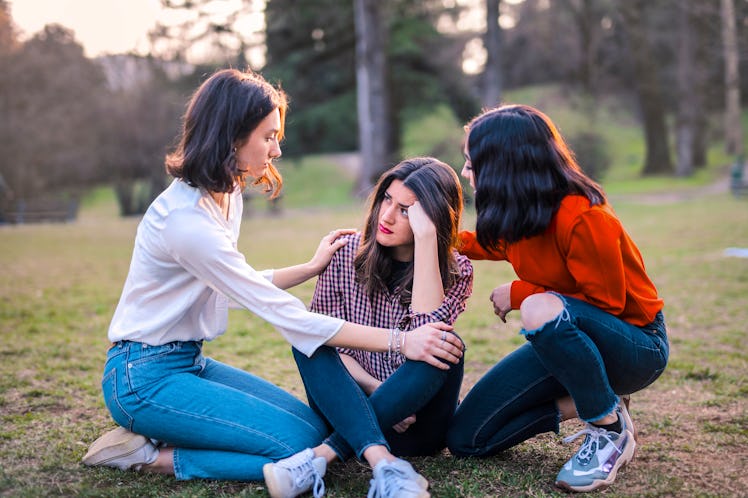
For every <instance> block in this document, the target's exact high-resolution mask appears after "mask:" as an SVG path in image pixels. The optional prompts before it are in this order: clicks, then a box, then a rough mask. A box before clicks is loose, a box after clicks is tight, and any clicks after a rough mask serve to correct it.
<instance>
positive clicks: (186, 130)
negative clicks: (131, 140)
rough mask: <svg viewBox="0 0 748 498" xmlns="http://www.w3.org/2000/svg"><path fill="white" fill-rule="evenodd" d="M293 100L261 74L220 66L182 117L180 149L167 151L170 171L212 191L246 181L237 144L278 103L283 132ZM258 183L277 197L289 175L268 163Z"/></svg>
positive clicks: (225, 189)
mask: <svg viewBox="0 0 748 498" xmlns="http://www.w3.org/2000/svg"><path fill="white" fill-rule="evenodd" d="M287 107H288V102H287V98H286V95H285V93H283V91H282V90H281V89H280V88H275V87H273V86H272V85H271V84H270V83H268V82H267V81H265V79H264V78H263V77H262V76H260V75H259V74H256V73H252V72H242V71H239V70H236V69H223V70H219V71H217V72H215V73H214V74H213V75H212V76H211V77H210V78H208V79H207V80H205V81H204V82H203V84H202V85H200V87H199V88H198V89H197V90H196V91H195V93H194V94H193V95H192V98H191V99H190V102H189V104H188V106H187V111H186V112H185V114H184V117H183V120H182V130H181V134H180V138H179V142H178V144H177V146H176V148H175V150H174V151H173V152H172V153H170V154H168V155H167V156H166V171H167V173H169V174H170V175H171V176H173V177H174V178H181V179H182V180H184V181H186V182H187V183H188V184H189V185H191V186H193V187H200V188H203V189H205V190H208V191H210V192H231V191H233V190H234V188H236V185H237V183H239V184H240V185H241V187H242V188H243V187H244V183H243V181H242V180H241V178H242V175H241V172H240V171H239V168H238V166H237V164H236V158H235V154H234V152H235V150H236V149H237V148H240V147H241V146H242V145H244V143H245V142H246V141H247V140H248V139H249V135H250V134H251V133H252V132H253V131H254V130H255V128H257V126H258V125H259V124H260V122H261V121H262V120H263V119H265V118H266V117H267V116H268V115H269V114H270V113H271V112H273V111H274V110H276V109H278V111H279V112H280V117H281V129H280V130H279V133H278V140H281V139H282V138H283V130H284V127H285V122H286V110H287ZM253 185H262V186H264V188H265V192H269V193H270V197H271V198H275V197H277V196H278V195H279V194H280V190H281V188H282V186H283V178H282V177H281V175H280V172H278V170H277V169H276V168H275V166H273V165H272V163H269V164H268V167H267V169H266V171H265V174H264V175H263V176H262V177H260V178H257V179H256V180H255V181H254V182H253Z"/></svg>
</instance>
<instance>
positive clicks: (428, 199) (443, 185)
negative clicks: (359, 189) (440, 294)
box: [354, 157, 463, 304]
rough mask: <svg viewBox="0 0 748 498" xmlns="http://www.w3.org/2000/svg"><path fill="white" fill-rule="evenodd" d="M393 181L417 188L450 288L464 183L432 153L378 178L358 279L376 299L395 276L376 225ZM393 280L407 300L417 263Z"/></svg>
mask: <svg viewBox="0 0 748 498" xmlns="http://www.w3.org/2000/svg"><path fill="white" fill-rule="evenodd" d="M394 180H401V181H402V182H403V184H404V185H405V186H406V187H408V188H409V189H410V190H412V191H413V193H414V194H415V196H416V198H417V199H418V202H420V203H421V206H422V207H423V210H424V211H425V212H426V215H427V216H428V217H429V219H430V220H431V221H432V222H433V223H434V225H435V226H436V236H437V247H438V254H439V270H440V273H441V278H442V285H443V286H444V288H445V289H448V288H449V287H451V286H452V285H453V284H454V281H455V277H456V275H457V274H458V273H459V270H458V268H457V260H456V259H455V257H454V252H453V249H454V248H455V247H456V246H457V243H458V240H459V237H458V232H459V229H460V222H461V220H462V209H463V196H462V187H461V185H460V180H459V178H458V177H457V173H455V171H454V170H453V169H452V168H451V167H449V166H448V165H446V164H445V163H443V162H441V161H439V160H438V159H435V158H433V157H415V158H411V159H406V160H404V161H402V162H400V163H399V164H397V165H396V166H395V167H393V168H392V169H390V170H388V171H386V172H385V173H384V174H383V175H382V176H381V177H380V178H379V181H378V182H377V185H376V186H375V187H374V190H373V191H372V193H371V195H370V196H369V210H368V215H367V219H366V225H365V227H364V233H363V237H362V239H361V246H360V247H359V250H358V253H357V254H356V258H355V260H354V267H355V269H356V279H357V281H358V282H359V283H360V284H362V285H363V286H364V287H365V288H366V291H367V294H368V295H369V296H371V297H373V296H374V295H376V293H378V292H382V291H384V290H385V289H386V288H387V282H388V281H389V280H390V278H391V277H392V273H393V259H392V256H391V249H390V248H388V247H384V246H382V245H380V244H379V243H377V229H378V228H377V227H378V225H379V210H380V208H381V206H382V200H383V199H384V195H385V193H386V192H387V189H388V188H389V186H390V185H391V184H392V182H393V181H394ZM394 284H395V286H396V287H400V288H401V289H403V293H402V295H401V301H402V302H403V303H405V304H407V303H409V302H410V300H411V292H412V289H413V262H411V263H410V266H409V268H408V269H407V271H406V272H404V274H403V275H402V276H401V277H400V278H399V279H398V281H396V282H394Z"/></svg>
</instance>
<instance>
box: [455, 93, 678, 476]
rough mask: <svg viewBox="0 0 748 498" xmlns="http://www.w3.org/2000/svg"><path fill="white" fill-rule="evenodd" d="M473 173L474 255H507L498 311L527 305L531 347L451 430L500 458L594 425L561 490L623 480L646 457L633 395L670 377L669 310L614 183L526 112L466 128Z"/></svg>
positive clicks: (460, 447) (493, 115) (501, 369)
mask: <svg viewBox="0 0 748 498" xmlns="http://www.w3.org/2000/svg"><path fill="white" fill-rule="evenodd" d="M466 130H467V137H466V141H465V142H466V143H465V150H464V153H465V166H464V167H463V170H462V175H463V176H464V177H465V178H466V179H468V180H469V181H470V184H471V185H472V186H473V188H474V189H475V207H476V211H477V215H478V216H477V222H476V231H475V232H463V233H461V239H462V242H463V247H462V250H461V252H463V253H464V254H466V255H467V256H469V257H470V258H471V259H491V260H506V261H508V262H510V263H511V265H512V267H513V268H514V271H515V273H516V274H517V280H515V281H513V282H509V283H505V284H503V285H500V286H498V287H496V288H495V289H494V290H493V292H492V293H491V296H490V299H491V303H492V305H493V310H494V313H496V314H497V315H498V316H499V318H500V319H501V320H503V321H506V319H505V317H506V315H507V313H509V312H510V311H511V310H519V311H520V318H521V325H522V330H521V333H522V334H523V335H524V336H525V338H526V339H527V342H526V343H525V344H524V345H523V346H521V347H520V348H519V349H517V350H516V351H514V352H512V353H511V354H509V355H508V356H506V357H505V358H503V359H502V360H501V361H500V362H499V363H498V364H496V365H495V366H494V367H493V368H492V369H491V370H490V371H489V372H488V373H486V375H485V376H484V377H483V378H482V379H481V380H480V381H479V382H478V383H477V384H476V385H475V386H474V387H473V388H472V390H471V391H470V392H469V394H468V395H467V397H466V398H465V400H464V401H463V402H462V404H461V405H460V406H459V408H458V410H457V413H456V415H455V417H454V419H453V423H452V426H451V428H450V431H449V434H448V444H449V449H450V450H451V452H452V453H453V454H455V455H458V456H489V455H493V454H496V453H498V452H500V451H502V450H504V449H507V448H510V447H512V446H514V445H516V444H519V443H521V442H522V441H525V440H527V439H529V438H531V437H533V436H534V435H536V434H540V433H543V432H548V431H555V432H556V433H558V432H559V423H560V422H561V421H563V420H567V419H570V418H576V417H578V418H580V419H581V420H583V421H584V422H586V427H585V429H584V430H582V431H580V432H579V433H578V434H575V435H574V436H572V437H570V438H567V440H565V441H571V440H573V439H576V438H577V437H578V436H581V435H584V436H585V439H584V442H583V443H582V446H581V448H580V449H579V451H577V453H576V454H575V455H574V456H573V457H572V458H571V459H570V460H569V461H568V462H567V463H566V465H564V466H563V468H562V469H561V471H560V472H559V473H558V476H557V478H556V485H557V486H559V487H561V488H564V489H567V490H571V491H592V490H594V489H597V488H599V487H603V486H607V485H610V484H611V483H612V482H613V481H614V480H615V477H616V473H617V471H618V469H619V468H620V467H621V466H623V465H625V464H626V463H628V462H629V461H630V460H631V459H632V458H633V454H634V448H635V446H636V442H635V439H634V438H635V430H634V425H633V423H632V421H631V417H630V416H629V413H628V410H627V407H626V403H624V402H622V396H624V395H628V394H630V393H632V392H635V391H638V390H640V389H642V388H644V387H646V386H647V385H649V384H650V383H651V382H653V381H654V380H655V379H657V377H658V376H659V375H660V374H661V373H662V372H663V370H664V369H665V366H666V364H667V358H668V341H667V335H666V330H665V322H664V318H663V315H662V311H661V310H662V307H663V301H662V299H660V298H659V297H658V296H657V291H656V289H655V286H654V285H653V284H652V281H651V280H650V279H649V277H648V276H647V274H646V272H645V270H644V263H643V261H642V257H641V254H640V253H639V250H638V249H637V247H636V245H635V244H634V242H633V241H632V240H631V238H630V237H629V235H628V234H627V233H626V231H625V230H624V229H623V227H622V226H621V222H620V220H619V219H618V218H617V217H616V215H615V213H614V212H613V209H612V208H611V207H610V205H609V204H608V203H607V201H606V199H605V194H604V193H603V190H602V188H601V187H600V186H599V185H598V184H597V183H595V182H594V181H592V180H591V179H590V178H589V177H587V176H586V175H585V174H584V173H583V172H582V170H581V169H580V168H579V166H578V165H577V163H576V161H575V159H574V156H573V154H572V152H571V151H570V150H569V148H568V146H567V145H566V143H565V142H564V140H563V138H562V137H561V135H560V134H559V132H558V130H557V129H556V127H555V125H554V124H553V123H552V122H551V120H550V119H549V118H548V117H547V116H546V115H545V114H543V113H542V112H540V111H538V110H537V109H534V108H532V107H529V106H524V105H507V106H501V107H498V108H495V109H492V110H489V111H486V112H484V113H483V114H481V115H480V116H478V117H477V118H475V119H473V120H472V121H471V122H470V123H469V124H468V126H467V127H466Z"/></svg>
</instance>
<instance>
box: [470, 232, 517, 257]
mask: <svg viewBox="0 0 748 498" xmlns="http://www.w3.org/2000/svg"><path fill="white" fill-rule="evenodd" d="M459 237H460V247H459V248H458V249H459V251H460V254H464V255H465V256H467V257H468V258H470V259H488V260H492V261H503V260H505V259H506V253H505V252H504V251H503V250H500V251H487V250H486V249H484V248H483V246H481V245H480V244H479V243H478V238H477V237H476V234H475V232H471V231H469V230H463V231H461V232H460V235H459ZM502 247H503V244H502Z"/></svg>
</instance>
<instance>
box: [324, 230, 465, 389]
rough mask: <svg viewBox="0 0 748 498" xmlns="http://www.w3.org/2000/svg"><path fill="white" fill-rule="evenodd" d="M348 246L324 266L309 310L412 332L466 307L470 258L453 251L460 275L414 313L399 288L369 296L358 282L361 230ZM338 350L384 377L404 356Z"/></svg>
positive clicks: (448, 320) (448, 319)
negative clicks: (438, 299)
mask: <svg viewBox="0 0 748 498" xmlns="http://www.w3.org/2000/svg"><path fill="white" fill-rule="evenodd" d="M348 237H349V239H350V240H349V241H348V243H347V244H346V245H344V246H343V247H342V248H340V249H339V250H338V251H337V252H336V253H335V255H334V256H333V258H332V261H331V262H330V265H329V266H328V267H327V269H326V270H325V271H324V272H322V274H320V276H319V278H318V280H317V286H316V287H315V289H314V296H313V297H312V302H311V305H310V309H311V311H315V312H318V313H324V314H325V315H329V316H334V317H337V318H342V319H343V320H347V321H350V322H353V323H358V324H361V325H369V326H372V327H383V328H388V329H391V328H395V327H397V328H399V329H400V330H404V331H411V330H413V329H415V328H418V327H420V326H421V325H424V324H426V323H429V322H436V321H442V322H445V323H448V324H452V323H454V321H455V320H456V319H457V316H458V315H459V314H460V313H462V312H463V311H464V310H465V301H466V300H467V298H468V297H470V294H471V292H472V290H473V266H472V265H471V264H470V260H469V259H468V258H467V257H465V256H462V255H461V254H458V253H457V252H455V257H456V258H457V268H458V271H459V275H457V278H456V280H455V282H454V284H453V285H452V286H451V287H450V288H449V289H447V290H446V292H445V296H444V301H442V304H441V305H440V306H439V307H438V308H437V309H435V310H434V311H432V312H430V313H417V312H414V311H413V310H412V309H411V307H410V306H404V305H403V304H401V302H400V289H399V288H396V289H394V291H393V292H390V291H388V290H385V291H381V292H378V293H377V294H376V296H374V299H373V300H372V299H370V298H369V295H368V294H367V292H366V289H365V288H364V287H363V286H361V285H360V284H358V283H357V282H356V271H355V269H354V266H353V260H354V258H355V257H356V253H357V252H358V248H359V245H360V243H361V234H360V233H357V234H354V235H350V236H348ZM339 351H340V352H341V353H344V354H347V355H349V356H352V357H353V358H355V359H356V361H357V362H358V363H359V364H360V365H361V366H362V367H363V368H364V370H366V371H367V372H368V373H369V374H370V375H372V376H373V377H375V378H377V379H379V380H380V381H384V380H385V379H386V378H387V377H389V376H390V375H392V373H393V372H394V371H395V370H397V368H398V367H399V366H400V365H402V364H403V363H404V362H405V356H403V355H402V354H395V353H393V354H392V355H391V357H390V355H388V353H372V352H369V351H362V350H358V349H348V348H340V349H339Z"/></svg>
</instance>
